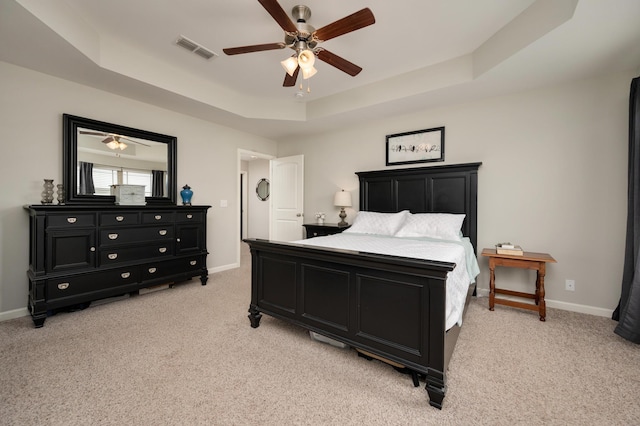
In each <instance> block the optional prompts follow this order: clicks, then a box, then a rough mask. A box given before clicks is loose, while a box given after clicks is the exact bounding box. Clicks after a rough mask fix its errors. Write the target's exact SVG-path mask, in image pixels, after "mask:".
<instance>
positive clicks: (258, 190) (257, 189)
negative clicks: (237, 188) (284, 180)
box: [256, 178, 271, 201]
mask: <svg viewBox="0 0 640 426" xmlns="http://www.w3.org/2000/svg"><path fill="white" fill-rule="evenodd" d="M262 184H266V187H267V195H265V196H264V197H263V196H262V195H260V188H262ZM270 195H271V182H269V179H266V178H262V179H260V180H259V181H258V183H256V196H257V197H258V199H259V200H260V201H267V200H268V199H269V196H270Z"/></svg>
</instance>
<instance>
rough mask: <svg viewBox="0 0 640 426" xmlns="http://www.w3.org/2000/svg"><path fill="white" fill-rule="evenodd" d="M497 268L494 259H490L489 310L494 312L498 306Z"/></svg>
mask: <svg viewBox="0 0 640 426" xmlns="http://www.w3.org/2000/svg"><path fill="white" fill-rule="evenodd" d="M495 270H496V266H495V264H494V263H493V259H489V310H490V311H493V308H494V306H495V304H496V273H495Z"/></svg>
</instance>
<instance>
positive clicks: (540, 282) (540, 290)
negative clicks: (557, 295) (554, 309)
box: [536, 264, 547, 321]
mask: <svg viewBox="0 0 640 426" xmlns="http://www.w3.org/2000/svg"><path fill="white" fill-rule="evenodd" d="M544 275H545V268H544V264H543V265H541V267H540V269H539V270H538V274H537V280H536V289H537V290H536V291H537V294H538V297H539V299H538V312H539V313H540V321H545V319H546V316H547V304H546V303H545V301H544Z"/></svg>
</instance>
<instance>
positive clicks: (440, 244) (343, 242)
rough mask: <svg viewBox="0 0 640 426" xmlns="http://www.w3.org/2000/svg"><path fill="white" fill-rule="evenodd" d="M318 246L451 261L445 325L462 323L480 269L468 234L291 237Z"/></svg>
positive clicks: (343, 234) (353, 234)
mask: <svg viewBox="0 0 640 426" xmlns="http://www.w3.org/2000/svg"><path fill="white" fill-rule="evenodd" d="M295 242H296V243H299V244H305V245H312V246H318V247H329V248H340V249H346V250H357V251H361V252H368V253H377V254H387V255H394V256H403V257H412V258H416V259H426V260H437V261H442V262H451V263H455V264H456V267H455V269H454V270H453V271H451V272H449V273H448V276H447V285H446V297H447V302H446V320H445V324H446V329H447V330H448V329H449V328H451V327H453V326H454V325H455V324H459V325H462V312H463V310H464V302H465V298H466V296H467V292H468V290H469V285H470V284H471V283H473V282H475V278H476V276H477V275H478V273H479V272H480V269H479V267H478V261H477V259H476V257H475V253H474V250H473V246H472V245H471V243H470V241H469V239H468V238H463V241H462V242H456V241H443V240H436V239H431V238H396V237H387V236H381V235H371V234H356V233H341V234H336V235H329V236H326V237H316V238H309V239H306V240H300V241H295Z"/></svg>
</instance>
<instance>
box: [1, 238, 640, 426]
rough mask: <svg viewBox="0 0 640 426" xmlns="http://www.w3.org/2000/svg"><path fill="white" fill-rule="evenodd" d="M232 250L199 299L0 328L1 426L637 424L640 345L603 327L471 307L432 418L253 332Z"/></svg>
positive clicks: (267, 334)
mask: <svg viewBox="0 0 640 426" xmlns="http://www.w3.org/2000/svg"><path fill="white" fill-rule="evenodd" d="M244 250H245V251H244V252H243V256H242V266H241V267H240V268H238V269H234V270H230V271H225V272H221V273H217V274H212V275H210V277H209V282H208V284H207V285H206V286H201V285H200V282H199V280H193V281H190V282H188V283H183V284H179V285H176V286H175V287H174V288H172V289H167V290H163V291H158V292H154V293H149V294H145V295H141V296H137V297H131V298H128V299H125V300H121V301H117V302H114V303H108V304H103V305H99V306H92V307H90V308H88V309H85V310H83V311H78V312H72V313H60V314H57V315H55V316H52V317H50V318H48V319H47V320H46V322H45V325H44V328H41V329H34V328H33V324H32V321H31V319H30V318H29V317H24V318H18V319H14V320H10V321H5V322H3V323H0V424H2V425H35V424H48V425H89V424H101V425H123V424H127V425H245V424H262V425H282V424H287V425H356V424H358V425H360V424H372V425H373V424H375V425H378V424H381V425H382V424H383V425H413V424H415V425H431V424H433V425H472V424H479V425H480V424H487V425H502V424H504V425H514V424H517V425H567V424H571V425H585V424H586V425H605V424H606V425H630V424H640V346H638V345H635V344H632V343H630V342H628V341H626V340H623V339H621V338H620V337H618V336H617V335H615V334H614V333H613V328H614V327H615V322H613V321H612V320H610V319H607V318H602V317H596V316H591V315H585V314H578V313H573V312H567V311H561V310H557V309H548V311H547V321H546V322H540V321H538V316H537V314H536V313H534V312H531V311H524V310H519V309H513V308H508V307H502V306H497V307H496V310H495V311H494V312H490V311H489V310H488V308H487V304H488V302H487V299H486V298H480V299H474V300H472V302H471V304H470V306H469V310H468V312H467V316H466V318H465V323H464V326H463V329H462V331H461V334H460V338H459V340H458V344H457V347H456V349H455V351H454V354H453V357H452V359H451V363H450V365H449V372H448V390H447V395H446V397H445V400H444V408H443V409H442V410H437V409H435V408H433V407H431V406H430V405H429V404H428V397H427V393H426V391H425V390H424V383H423V382H421V386H420V387H419V388H414V387H413V384H412V382H411V378H410V377H409V376H407V375H403V374H400V373H398V372H396V371H395V370H394V369H393V368H391V367H390V366H388V365H386V364H384V363H382V362H379V361H366V360H364V359H362V358H359V357H358V356H357V354H356V352H355V351H354V350H352V349H339V348H335V347H333V346H330V345H327V344H324V343H319V342H316V341H313V340H311V339H310V337H309V334H308V332H307V331H305V330H304V329H302V328H299V327H296V326H292V325H289V324H286V323H284V322H282V321H279V320H276V319H273V318H271V317H268V316H264V317H263V319H262V322H261V325H260V327H259V328H257V329H252V328H251V327H250V325H249V320H248V318H247V309H248V307H249V302H250V268H249V256H248V254H247V251H246V248H244ZM25 285H26V284H25Z"/></svg>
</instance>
